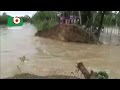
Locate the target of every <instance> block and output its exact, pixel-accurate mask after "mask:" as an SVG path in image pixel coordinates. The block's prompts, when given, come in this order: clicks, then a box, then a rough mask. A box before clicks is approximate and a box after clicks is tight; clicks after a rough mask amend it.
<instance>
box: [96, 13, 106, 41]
mask: <svg viewBox="0 0 120 90" xmlns="http://www.w3.org/2000/svg"><path fill="white" fill-rule="evenodd" d="M100 15H101V20H100V23H99V27H98V30H97V32H96V37H97V39H99V37H100V31H101V28H102V24H103V19H104V15H105V11H100Z"/></svg>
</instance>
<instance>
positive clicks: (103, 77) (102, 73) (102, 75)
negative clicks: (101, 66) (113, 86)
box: [97, 71, 108, 79]
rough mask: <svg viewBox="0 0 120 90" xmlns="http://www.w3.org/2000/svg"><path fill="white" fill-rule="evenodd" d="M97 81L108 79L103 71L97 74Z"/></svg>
mask: <svg viewBox="0 0 120 90" xmlns="http://www.w3.org/2000/svg"><path fill="white" fill-rule="evenodd" d="M97 76H98V78H99V79H108V74H107V73H106V72H105V71H100V72H98V74H97Z"/></svg>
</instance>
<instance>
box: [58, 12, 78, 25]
mask: <svg viewBox="0 0 120 90" xmlns="http://www.w3.org/2000/svg"><path fill="white" fill-rule="evenodd" d="M59 23H60V24H80V18H79V17H77V16H73V15H70V16H64V15H62V14H61V16H60V17H59Z"/></svg>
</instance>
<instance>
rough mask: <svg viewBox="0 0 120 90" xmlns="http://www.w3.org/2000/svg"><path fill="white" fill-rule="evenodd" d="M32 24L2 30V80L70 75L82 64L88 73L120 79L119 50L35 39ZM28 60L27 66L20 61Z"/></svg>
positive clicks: (117, 48)
mask: <svg viewBox="0 0 120 90" xmlns="http://www.w3.org/2000/svg"><path fill="white" fill-rule="evenodd" d="M35 32H36V28H35V27H33V26H32V25H30V24H25V25H24V26H22V27H14V28H8V27H7V29H6V30H3V29H1V49H0V51H1V78H4V77H8V76H13V75H15V74H18V73H22V72H28V73H32V74H36V75H53V74H57V75H61V74H62V75H71V72H73V71H75V64H76V62H78V61H82V62H83V63H84V64H85V66H87V67H88V69H93V70H105V71H107V72H108V73H109V74H110V77H111V78H120V70H119V68H120V56H119V53H120V46H112V45H109V46H108V45H87V44H80V43H65V42H61V41H55V40H51V39H46V38H39V37H35V36H34V33H35ZM22 56H25V57H26V59H27V60H26V62H21V60H20V59H19V58H20V57H22Z"/></svg>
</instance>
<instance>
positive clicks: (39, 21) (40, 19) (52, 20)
mask: <svg viewBox="0 0 120 90" xmlns="http://www.w3.org/2000/svg"><path fill="white" fill-rule="evenodd" d="M56 21H57V18H56V14H55V13H54V12H53V11H38V12H37V13H36V14H35V15H34V16H33V17H32V18H31V23H32V24H33V25H34V26H36V27H37V29H38V30H47V29H49V28H51V27H52V26H54V25H56Z"/></svg>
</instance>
